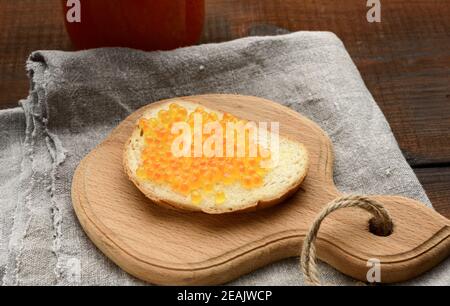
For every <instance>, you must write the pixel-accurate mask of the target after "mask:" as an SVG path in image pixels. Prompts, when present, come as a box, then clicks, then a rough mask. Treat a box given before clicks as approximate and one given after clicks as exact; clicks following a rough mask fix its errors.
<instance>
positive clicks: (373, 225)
mask: <svg viewBox="0 0 450 306" xmlns="http://www.w3.org/2000/svg"><path fill="white" fill-rule="evenodd" d="M348 207H359V208H362V209H364V210H366V211H368V212H369V213H371V214H372V215H373V218H372V219H371V220H370V223H369V224H370V231H371V232H372V233H374V234H376V235H379V236H388V235H390V234H391V233H392V229H393V223H392V219H391V217H390V216H389V213H388V212H387V211H386V209H385V208H384V207H383V205H382V204H380V203H379V202H377V201H376V200H374V199H370V198H368V197H365V196H359V195H348V196H343V197H339V198H337V199H335V200H333V201H331V202H330V203H329V204H328V205H327V206H326V207H325V208H324V209H323V210H322V212H321V213H320V214H319V215H318V216H317V218H316V219H315V220H314V222H313V224H312V226H311V228H310V229H309V232H308V234H307V235H306V238H305V241H304V242H303V247H302V252H301V256H300V269H301V271H302V272H303V275H304V276H305V280H306V282H307V283H308V284H310V285H315V286H320V285H321V282H320V278H319V272H318V269H317V259H316V246H315V241H316V238H317V234H318V232H319V228H320V225H321V224H322V221H323V220H324V219H325V218H326V217H327V216H328V215H329V214H331V213H332V212H334V211H336V210H338V209H341V208H348Z"/></svg>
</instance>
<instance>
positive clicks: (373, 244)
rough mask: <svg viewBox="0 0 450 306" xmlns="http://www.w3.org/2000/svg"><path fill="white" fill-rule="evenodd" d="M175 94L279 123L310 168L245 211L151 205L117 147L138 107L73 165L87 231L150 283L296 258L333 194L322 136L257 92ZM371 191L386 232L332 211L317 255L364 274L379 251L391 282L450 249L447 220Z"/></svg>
mask: <svg viewBox="0 0 450 306" xmlns="http://www.w3.org/2000/svg"><path fill="white" fill-rule="evenodd" d="M178 99H180V98H178ZM181 99H183V100H186V101H190V102H195V103H199V104H203V105H205V106H206V107H209V108H212V109H217V110H220V111H224V112H230V113H233V114H234V115H236V116H239V117H242V118H246V119H249V120H254V121H278V122H280V131H281V134H282V135H284V136H287V137H291V138H293V139H295V140H298V141H300V142H302V143H304V144H305V146H306V147H307V149H308V151H309V154H310V168H309V172H308V175H307V177H306V179H305V181H304V182H303V184H302V186H301V188H300V190H299V191H298V192H297V193H296V194H295V195H294V196H293V197H291V198H290V199H289V200H287V201H286V202H285V203H283V204H280V205H277V206H274V207H272V208H269V209H266V210H262V211H257V212H253V213H242V214H230V215H207V214H202V213H183V212H179V211H174V210H169V209H165V208H162V207H160V206H157V205H154V204H152V203H151V202H149V200H148V199H147V198H146V197H145V196H144V195H143V194H142V193H141V192H140V191H139V190H138V189H137V188H136V187H135V186H134V185H133V183H132V182H130V181H129V180H128V179H127V177H126V175H125V173H124V171H123V167H122V152H123V147H124V145H125V142H126V141H127V139H128V138H129V135H130V133H131V131H132V130H133V128H134V126H135V124H136V122H137V119H138V118H139V116H140V115H141V114H142V113H143V112H144V111H145V107H144V108H142V109H140V110H138V111H137V112H135V113H133V114H132V115H131V116H130V117H128V118H127V119H126V120H125V121H123V122H122V123H121V124H120V125H119V127H117V128H116V129H115V130H114V131H113V132H112V134H111V135H110V136H109V137H108V138H107V139H106V140H105V141H104V142H103V143H102V144H101V145H100V146H98V147H97V148H96V149H94V150H93V151H92V152H91V153H90V154H89V155H88V156H87V157H86V158H85V159H84V160H83V161H82V162H81V164H80V166H79V167H78V169H77V171H76V174H75V177H74V180H73V186H72V199H73V204H74V208H75V211H76V213H77V216H78V218H79V220H80V223H81V224H82V226H83V228H84V229H85V231H86V233H87V234H88V236H89V237H90V238H91V239H92V241H94V243H95V244H96V245H97V247H98V248H99V249H100V250H102V251H103V252H104V253H105V254H106V255H107V256H108V257H109V258H111V259H112V260H113V261H114V262H115V263H116V264H118V265H119V266H120V267H122V268H123V269H124V270H125V271H127V272H129V273H130V274H132V275H134V276H136V277H138V278H141V279H143V280H146V281H149V282H152V283H157V284H189V285H194V284H221V283H224V282H227V281H230V280H232V279H234V278H236V277H238V276H240V275H242V274H246V273H248V272H250V271H253V270H255V269H257V268H259V267H261V266H263V265H266V264H268V263H270V262H273V261H276V260H279V259H281V258H285V257H291V256H298V255H299V252H300V248H301V244H302V240H303V238H304V237H305V234H306V232H307V230H308V227H309V226H310V224H311V222H312V221H313V219H314V218H315V217H316V215H317V213H319V211H320V210H321V209H322V208H323V207H324V205H326V204H327V203H328V202H329V201H331V200H332V199H334V198H335V197H337V196H339V195H340V193H339V191H337V189H336V187H335V186H334V183H333V173H332V169H333V155H332V148H331V142H330V140H329V139H328V137H327V136H326V134H325V133H324V132H323V131H322V130H321V129H320V128H319V127H318V125H316V124H315V123H313V122H312V121H310V120H308V119H306V118H304V117H302V116H301V115H299V114H298V113H296V112H294V111H292V110H290V109H288V108H285V107H283V106H281V105H279V104H277V103H273V102H270V101H267V100H263V99H260V98H255V97H246V96H232V95H206V96H196V97H185V98H181ZM174 101H176V100H174ZM164 102H167V101H164ZM374 197H375V199H377V200H378V201H380V202H382V203H383V204H384V206H385V207H386V209H387V210H388V211H389V213H390V215H391V216H392V218H393V220H394V232H393V234H392V235H390V236H389V237H379V236H376V235H374V234H372V233H370V232H369V230H368V222H369V219H370V215H369V214H368V213H367V212H364V211H362V210H358V209H345V210H341V211H338V212H335V213H334V214H333V215H331V216H330V217H329V218H327V219H326V221H325V222H324V223H323V225H322V227H321V230H320V233H319V236H318V240H317V249H318V256H319V258H321V259H322V260H324V261H326V262H328V263H329V264H331V265H332V266H334V267H335V268H337V269H338V270H340V271H341V272H343V273H345V274H347V275H350V276H352V277H354V278H357V279H359V280H365V279H366V273H367V267H366V263H367V260H368V259H370V258H378V259H379V260H380V261H381V269H382V272H381V275H382V276H383V278H382V281H383V282H397V281H403V280H407V279H410V278H412V277H415V276H417V275H419V274H421V273H423V272H425V271H427V270H428V269H430V268H431V267H433V266H434V265H436V264H437V263H439V262H440V261H441V260H443V259H444V258H446V257H447V256H449V255H450V221H449V220H447V219H445V218H444V217H442V216H440V215H439V214H438V213H436V212H435V211H433V210H432V209H430V208H427V207H425V206H424V205H423V204H421V203H419V202H417V201H414V200H411V199H407V198H403V197H397V196H395V197H394V196H374Z"/></svg>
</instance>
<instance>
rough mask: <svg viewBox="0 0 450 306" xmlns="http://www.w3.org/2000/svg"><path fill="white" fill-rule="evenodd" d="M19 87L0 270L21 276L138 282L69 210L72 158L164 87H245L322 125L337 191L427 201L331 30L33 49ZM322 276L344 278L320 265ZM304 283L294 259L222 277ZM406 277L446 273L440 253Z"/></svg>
mask: <svg viewBox="0 0 450 306" xmlns="http://www.w3.org/2000/svg"><path fill="white" fill-rule="evenodd" d="M27 69H28V72H29V76H30V79H31V90H30V95H29V97H28V98H27V99H26V100H24V101H21V103H20V107H18V108H15V109H11V110H5V111H1V112H0V127H1V130H0V133H1V134H0V135H1V142H0V166H1V171H0V201H1V202H0V209H1V214H0V218H1V219H0V220H1V223H0V229H1V232H0V279H1V280H2V283H3V284H5V285H12V284H20V285H32V284H38V285H42V284H57V285H66V284H69V285H70V284H83V285H128V284H142V283H141V282H140V281H138V280H136V279H134V278H133V277H131V276H129V275H127V274H126V273H125V272H123V271H122V270H121V269H119V268H118V267H116V266H115V265H114V264H113V263H112V262H111V261H109V260H108V259H107V258H106V257H105V256H103V255H102V254H101V253H100V252H99V251H98V250H97V249H96V248H95V247H94V246H93V244H92V243H91V242H90V241H89V240H88V239H87V237H86V236H85V235H84V233H83V231H82V230H81V228H80V226H79V224H78V221H77V219H76V217H75V215H74V212H73V209H72V204H71V199H70V187H71V179H72V175H73V173H74V169H75V168H76V166H77V165H78V163H79V162H80V160H81V159H82V158H83V157H84V156H85V155H86V154H87V153H88V152H89V151H90V150H91V149H93V148H94V147H95V146H96V145H97V144H98V143H99V142H101V140H102V139H103V138H104V137H106V136H107V134H108V133H109V132H110V131H111V129H112V128H114V127H115V126H116V125H117V124H118V123H119V122H120V121H121V120H122V119H124V118H125V117H126V116H127V115H128V114H130V113H131V112H133V111H134V110H136V109H137V108H139V107H140V106H143V105H145V104H147V103H150V102H153V101H157V100H160V99H164V98H169V97H175V96H185V95H195V94H203V93H238V94H245V95H255V96H260V97H264V98H268V99H272V100H274V101H279V102H280V103H282V104H284V105H286V106H288V107H291V108H292V109H294V110H296V111H299V112H300V113H302V114H304V115H306V116H307V117H309V118H311V119H312V120H314V121H316V122H317V123H318V124H319V125H320V126H321V127H322V128H323V129H324V130H325V131H326V132H327V133H328V134H329V135H330V137H331V139H332V141H333V144H334V148H335V155H336V164H335V181H336V184H337V185H338V187H339V188H340V189H341V190H342V191H346V192H354V193H363V194H372V193H376V194H383V193H387V194H398V195H404V196H409V197H412V198H415V199H417V200H420V201H422V202H424V203H426V204H427V205H430V203H429V200H428V199H427V197H426V195H425V193H424V191H423V189H422V187H421V185H420V183H419V182H418V180H417V178H416V177H415V175H414V173H413V172H412V170H411V168H410V167H409V166H408V164H407V163H406V161H405V159H404V158H403V156H402V154H401V152H400V150H399V148H398V145H397V143H396V141H395V138H394V136H393V134H392V132H391V130H390V128H389V126H388V124H387V122H386V120H385V118H384V116H383V114H382V113H381V111H380V110H379V108H378V106H377V104H376V103H375V101H374V99H373V98H372V96H371V95H370V93H369V92H368V90H367V88H366V87H365V85H364V83H363V81H362V79H361V77H360V75H359V73H358V71H357V69H356V67H355V65H354V64H353V62H352V60H351V59H350V57H349V55H348V54H347V52H346V50H345V47H344V46H343V44H342V42H341V41H340V40H339V39H338V38H337V37H336V36H335V35H334V34H332V33H326V32H298V33H293V34H289V35H282V36H269V37H252V38H245V39H240V40H236V41H232V42H227V43H222V44H208V45H202V46H194V47H189V48H184V49H178V50H175V51H170V52H151V53H148V52H141V51H136V50H130V49H121V48H117V49H116V48H114V49H96V50H89V51H83V52H60V51H39V52H34V53H33V54H32V55H31V56H30V59H29V61H28V63H27ZM321 271H322V275H323V278H324V279H325V281H326V282H327V283H331V284H354V283H355V282H354V281H353V280H351V279H349V278H347V277H345V276H343V275H341V274H340V273H339V272H337V271H335V270H334V269H332V268H331V267H329V266H327V265H325V264H323V265H321ZM232 284H239V285H247V284H250V285H257V284H258V285H294V284H303V277H302V275H301V273H300V272H299V271H298V269H297V259H287V260H283V261H280V262H278V263H275V264H272V265H270V266H268V267H265V268H263V269H260V270H259V271H255V272H254V273H251V274H249V275H246V276H243V277H241V278H240V279H238V280H236V281H234V282H232ZM411 284H447V285H448V284H450V260H447V261H445V262H444V263H443V264H441V265H440V266H439V267H437V268H435V269H434V270H433V271H431V272H429V273H427V274H426V275H425V276H423V277H420V278H418V279H416V280H414V281H412V282H411Z"/></svg>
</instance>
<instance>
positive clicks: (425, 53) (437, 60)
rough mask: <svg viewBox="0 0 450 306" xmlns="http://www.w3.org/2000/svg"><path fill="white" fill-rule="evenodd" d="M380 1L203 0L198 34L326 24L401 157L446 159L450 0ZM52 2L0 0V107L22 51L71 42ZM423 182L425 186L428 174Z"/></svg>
mask: <svg viewBox="0 0 450 306" xmlns="http://www.w3.org/2000/svg"><path fill="white" fill-rule="evenodd" d="M381 2H382V22H381V23H380V24H369V23H368V22H367V21H366V19H365V14H366V11H367V8H366V6H365V1H360V0H341V1H335V0H316V1H298V0H246V1H238V0H208V1H207V22H206V27H205V31H204V35H203V42H210V41H224V40H229V39H234V38H238V37H242V36H247V35H252V34H255V33H259V32H260V31H259V30H260V29H261V27H263V28H264V29H267V28H268V27H269V28H270V27H274V29H276V28H275V26H278V27H283V28H286V29H289V30H292V31H295V30H330V31H333V32H335V33H336V34H337V35H338V36H339V37H340V38H341V39H342V40H343V41H344V43H345V45H346V47H347V49H348V50H349V53H350V55H351V56H352V58H353V60H354V61H355V62H356V64H357V66H358V68H359V70H360V71H361V74H362V76H363V79H364V80H365V82H366V84H367V86H368V88H369V90H370V91H371V92H372V94H373V95H374V97H375V100H376V101H377V102H378V103H379V105H380V106H381V108H382V110H383V111H384V113H385V115H386V117H387V119H388V121H389V123H390V125H391V127H392V129H393V131H394V134H395V135H396V137H397V140H398V141H399V144H400V147H401V148H402V150H403V152H404V154H405V156H406V157H407V158H408V160H409V162H410V163H411V164H412V165H430V164H436V163H444V164H445V163H448V162H450V141H449V140H448V135H449V132H450V18H448V16H449V15H450V2H449V1H445V0H410V1H407V0H389V1H381ZM59 7H60V3H59V0H46V1H41V0H21V1H16V0H0V29H1V31H0V108H4V107H10V106H15V105H17V101H18V100H19V99H21V98H24V97H26V95H27V92H28V89H29V84H28V79H27V77H26V75H25V69H24V62H25V60H26V58H27V56H28V54H29V53H30V52H32V51H33V50H36V49H61V50H69V49H70V48H71V47H70V42H69V40H68V38H67V35H66V33H65V30H64V26H63V19H62V15H61V14H60V11H59ZM275 32H276V31H275ZM421 179H422V178H421ZM423 183H424V186H425V188H427V184H428V181H427V182H423ZM447 186H448V185H447ZM442 199H445V202H442V205H447V206H449V207H450V203H449V201H448V198H445V197H444V198H442V197H434V200H433V203H434V204H435V205H436V206H437V207H440V205H441V204H440V203H441V202H439V201H443V200H442ZM438 209H439V208H438Z"/></svg>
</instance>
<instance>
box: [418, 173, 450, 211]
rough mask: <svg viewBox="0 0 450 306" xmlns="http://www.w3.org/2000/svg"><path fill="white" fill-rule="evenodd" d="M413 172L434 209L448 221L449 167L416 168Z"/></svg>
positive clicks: (449, 197) (449, 209) (449, 205)
mask: <svg viewBox="0 0 450 306" xmlns="http://www.w3.org/2000/svg"><path fill="white" fill-rule="evenodd" d="M414 172H415V173H416V175H417V177H418V178H419V180H420V182H421V183H422V185H423V187H424V188H425V191H426V192H427V194H428V197H429V198H430V200H431V203H433V205H434V208H435V209H436V210H437V211H438V212H439V213H440V214H442V215H443V216H445V217H447V218H449V219H450V167H439V168H416V169H414Z"/></svg>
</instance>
